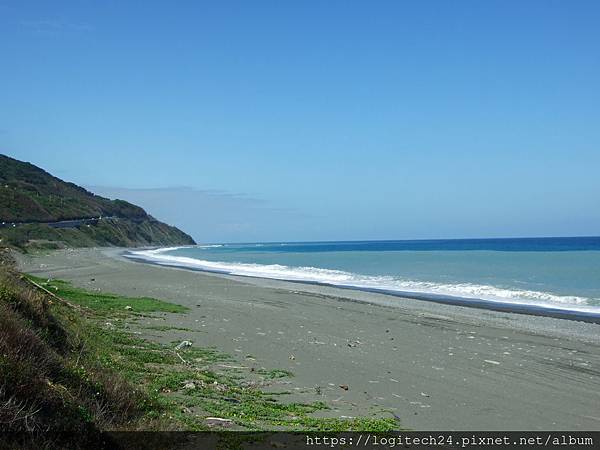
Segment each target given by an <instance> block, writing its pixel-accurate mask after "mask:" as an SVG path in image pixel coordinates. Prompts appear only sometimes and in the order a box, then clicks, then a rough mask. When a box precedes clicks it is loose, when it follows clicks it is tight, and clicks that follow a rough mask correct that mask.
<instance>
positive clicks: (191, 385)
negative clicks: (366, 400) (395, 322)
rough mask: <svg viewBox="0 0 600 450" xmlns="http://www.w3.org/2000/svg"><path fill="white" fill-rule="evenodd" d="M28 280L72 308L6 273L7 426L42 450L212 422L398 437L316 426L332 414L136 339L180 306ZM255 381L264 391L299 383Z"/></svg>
mask: <svg viewBox="0 0 600 450" xmlns="http://www.w3.org/2000/svg"><path fill="white" fill-rule="evenodd" d="M29 278H30V279H31V280H33V281H34V282H36V283H38V284H40V285H42V286H43V287H44V288H46V289H48V290H49V291H50V292H54V293H56V294H57V295H58V296H59V297H60V298H62V299H64V300H66V301H67V302H68V303H69V304H65V303H63V301H61V300H58V299H57V298H54V297H52V296H51V295H48V294H45V293H43V292H42V291H41V290H38V289H35V288H33V287H32V285H30V284H28V283H26V282H25V280H23V279H20V278H19V274H16V273H15V272H13V271H12V270H11V269H10V268H9V267H8V265H7V264H3V265H2V266H0V422H2V423H3V424H8V425H6V427H7V429H8V430H17V431H18V430H20V431H27V432H28V433H31V434H30V435H31V436H33V437H34V438H35V440H36V445H38V444H39V442H40V441H46V442H45V444H48V445H49V446H50V447H52V446H54V445H56V446H58V445H68V446H69V447H70V448H76V447H77V446H82V447H89V446H90V445H92V444H94V445H95V443H96V444H97V442H96V440H97V439H98V432H99V431H100V430H106V429H111V430H130V429H160V430H165V429H166V430H169V429H171V430H205V429H208V424H207V422H206V418H207V417H209V416H212V417H214V416H217V417H221V418H224V419H229V420H231V421H232V422H231V426H232V427H233V428H234V429H242V430H260V429H267V430H273V429H286V430H331V431H340V430H371V431H385V430H391V429H394V428H397V427H398V424H397V423H396V421H395V420H394V419H367V418H358V419H351V420H350V419H349V420H346V419H336V418H315V417H312V416H311V413H313V412H315V411H317V410H320V409H323V408H327V405H325V404H323V403H321V402H316V403H312V404H301V403H285V402H282V401H281V400H280V399H281V398H282V397H281V395H275V394H273V393H270V394H267V393H265V392H263V391H262V390H261V389H260V387H259V386H260V383H258V384H256V383H252V382H250V381H248V380H247V379H245V378H244V377H243V376H242V375H241V374H240V373H239V372H238V371H236V370H234V369H231V370H229V371H223V370H224V369H222V367H221V366H218V364H219V363H222V362H223V361H227V360H229V357H228V356H227V355H223V354H221V353H219V352H218V351H216V350H214V349H207V348H201V347H196V346H192V347H189V348H186V349H182V350H178V351H176V350H175V349H174V348H175V345H174V344H173V345H161V344H158V343H156V342H150V341H148V340H143V339H140V338H139V337H136V336H134V335H133V334H131V330H133V329H135V326H136V325H135V321H136V319H137V318H139V316H140V315H148V314H150V315H152V314H184V313H185V308H183V307H181V306H179V305H176V304H173V303H169V302H165V301H161V300H156V299H151V298H127V297H121V296H117V295H112V294H105V293H98V292H87V291H84V290H81V289H77V288H74V287H73V286H71V285H70V284H69V283H66V282H63V281H58V280H52V281H51V282H47V281H46V280H41V279H36V278H34V277H29ZM126 307H131V308H126ZM162 331H168V330H167V329H164V330H162ZM219 367H221V368H219ZM248 376H249V375H248ZM255 376H258V377H260V378H261V379H262V380H263V381H264V380H269V379H271V378H279V377H286V376H292V374H290V373H287V372H285V371H278V370H272V371H266V372H264V373H257V374H255ZM186 385H187V388H186V387H185V386H186ZM282 394H283V393H282ZM48 429H49V430H53V431H69V433H68V434H64V435H60V436H59V437H56V439H67V440H68V441H67V442H58V443H57V442H48V440H49V439H54V438H55V437H53V436H54V435H52V434H48V433H44V430H48ZM0 445H2V442H1V440H0Z"/></svg>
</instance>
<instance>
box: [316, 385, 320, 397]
mask: <svg viewBox="0 0 600 450" xmlns="http://www.w3.org/2000/svg"><path fill="white" fill-rule="evenodd" d="M315 394H317V395H321V386H319V385H316V386H315Z"/></svg>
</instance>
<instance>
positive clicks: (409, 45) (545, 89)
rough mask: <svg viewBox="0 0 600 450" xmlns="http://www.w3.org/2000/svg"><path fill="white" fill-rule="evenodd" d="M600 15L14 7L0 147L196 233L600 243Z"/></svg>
mask: <svg viewBox="0 0 600 450" xmlns="http://www.w3.org/2000/svg"><path fill="white" fill-rule="evenodd" d="M599 23H600V2H598V1H596V0H593V1H579V0H574V1H551V0H544V1H533V0H528V1H522V0H519V1H506V0H503V1H479V0H477V1H475V0H473V1H452V2H450V1H441V0H440V1H412V2H409V1H375V2H370V1H362V2H358V1H329V0H327V1H322V0H320V1H295V2H293V1H275V0H274V1H239V2H229V1H223V0H219V1H211V2H207V1H178V2H173V1H162V2H158V1H149V0H144V1H125V0H118V1H86V0H79V1H72V2H65V1H52V2H50V1H39V2H33V1H27V0H20V1H0V61H1V70H0V152H2V153H5V154H8V155H10V156H13V157H15V158H18V159H23V160H28V161H31V162H33V163H34V164H37V165H40V166H42V167H43V168H45V169H47V170H48V171H50V172H51V173H53V174H55V175H57V176H59V177H61V178H64V179H67V180H70V181H73V182H76V183H78V184H82V185H85V186H88V187H93V189H94V190H96V191H98V192H100V193H105V194H109V195H113V196H118V197H122V198H125V199H128V200H131V201H134V202H139V203H140V204H141V205H142V206H145V207H146V208H147V209H148V210H149V212H151V213H153V214H155V215H156V216H157V217H159V218H161V219H165V220H166V221H168V222H170V223H174V224H177V225H180V226H181V227H183V228H184V229H185V230H186V231H188V232H190V233H191V234H193V235H194V237H196V239H197V240H199V241H202V242H211V241H212V242H215V241H217V242H220V241H263V240H266V241H269V240H338V239H339V240H341V239H410V238H435V237H440V238H446V237H448V238H452V237H487V236H553V235H598V234H600V26H599V25H598V24H599Z"/></svg>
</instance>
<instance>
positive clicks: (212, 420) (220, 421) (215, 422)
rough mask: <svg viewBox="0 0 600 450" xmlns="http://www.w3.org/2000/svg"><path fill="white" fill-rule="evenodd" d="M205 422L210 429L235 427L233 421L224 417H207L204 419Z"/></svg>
mask: <svg viewBox="0 0 600 450" xmlns="http://www.w3.org/2000/svg"><path fill="white" fill-rule="evenodd" d="M204 422H205V423H206V425H208V426H209V427H214V426H222V427H230V426H232V425H233V421H232V420H230V419H224V418H222V417H207V418H206V419H204Z"/></svg>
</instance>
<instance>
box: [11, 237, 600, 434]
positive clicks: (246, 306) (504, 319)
mask: <svg viewBox="0 0 600 450" xmlns="http://www.w3.org/2000/svg"><path fill="white" fill-rule="evenodd" d="M121 252H122V250H119V249H110V250H107V249H78V250H61V251H57V252H53V253H50V254H47V255H40V256H35V257H31V256H19V265H20V268H21V270H23V271H25V272H29V273H32V274H36V275H40V276H47V277H54V278H60V279H64V280H69V281H72V282H73V283H74V284H75V285H77V286H79V287H83V288H86V289H90V290H93V289H98V290H102V291H107V292H115V293H119V294H123V295H130V296H152V297H156V298H160V299H164V300H168V301H171V302H174V303H178V304H181V305H185V306H188V307H189V308H190V311H189V312H188V313H186V314H171V315H166V314H165V315H162V316H157V317H148V318H144V319H143V320H141V321H140V322H139V325H140V329H142V327H143V326H148V325H157V324H159V325H170V326H176V327H181V328H185V329H186V330H180V331H176V330H173V331H170V332H169V334H168V336H164V335H160V336H159V335H158V334H157V335H153V334H152V333H151V332H150V331H148V330H147V329H144V330H145V331H143V332H144V333H145V335H146V336H147V337H149V338H155V339H161V340H166V341H167V342H170V341H174V340H180V339H189V340H191V341H193V342H194V343H196V344H197V345H200V346H215V347H216V348H218V349H219V350H221V351H223V352H226V353H229V354H230V355H232V356H233V357H234V358H235V359H236V360H238V362H239V363H240V364H243V365H245V366H252V367H256V368H262V367H264V368H267V369H284V370H287V371H290V372H292V373H293V374H294V376H293V377H292V378H290V379H289V380H286V381H282V382H281V384H279V385H277V384H276V385H274V386H273V388H274V389H279V390H282V389H283V388H285V390H289V391H291V392H293V395H292V397H293V399H294V400H301V401H302V400H305V401H314V400H322V401H325V402H326V403H328V404H329V405H330V406H331V408H332V409H331V410H330V411H328V412H327V414H328V415H333V416H337V417H343V416H351V417H354V416H365V415H366V416H369V415H376V416H383V417H389V416H390V415H391V414H394V415H395V416H397V417H399V418H400V420H401V421H402V425H403V426H404V427H407V428H412V429H417V430H542V429H543V430H600V325H597V324H590V323H582V322H576V321H571V320H563V319H554V318H549V317H534V316H527V315H522V314H513V313H505V312H497V311H487V310H482V309H475V308H467V307H460V306H450V305H442V304H437V303H430V302H426V301H420V300H413V299H403V298H397V297H391V296H386V295H382V294H375V293H368V292H359V291H351V290H345V289H337V288H330V287H323V286H316V285H309V284H301V283H290V282H281V281H274V280H265V279H255V278H241V277H234V276H228V275H217V274H207V273H201V272H196V271H189V270H183V269H175V268H164V267H157V266H152V265H148V264H142V263H139V262H133V261H129V260H126V259H125V258H122V257H121V256H120V253H121ZM188 329H189V330H192V331H188ZM284 383H285V384H284ZM341 385H343V386H347V388H348V389H347V390H345V389H343V388H341V387H340V386H341Z"/></svg>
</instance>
